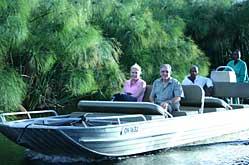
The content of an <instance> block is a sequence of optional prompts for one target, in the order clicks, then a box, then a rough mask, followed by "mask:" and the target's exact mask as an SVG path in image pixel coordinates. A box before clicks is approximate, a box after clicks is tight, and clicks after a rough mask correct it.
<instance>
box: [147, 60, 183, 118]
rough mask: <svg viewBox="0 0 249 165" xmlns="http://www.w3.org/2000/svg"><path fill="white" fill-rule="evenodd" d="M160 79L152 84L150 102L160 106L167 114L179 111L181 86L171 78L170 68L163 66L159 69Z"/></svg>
mask: <svg viewBox="0 0 249 165" xmlns="http://www.w3.org/2000/svg"><path fill="white" fill-rule="evenodd" d="M160 75H161V78H158V79H156V80H155V81H154V82H153V86H152V91H151V94H150V101H151V102H153V103H155V104H158V105H160V106H161V107H163V108H164V109H166V110H167V111H168V112H170V113H172V112H173V111H179V108H180V100H181V96H183V90H182V86H181V84H180V83H179V82H178V81H177V80H176V79H174V78H172V77H171V66H170V65H169V64H163V65H161V67H160Z"/></svg>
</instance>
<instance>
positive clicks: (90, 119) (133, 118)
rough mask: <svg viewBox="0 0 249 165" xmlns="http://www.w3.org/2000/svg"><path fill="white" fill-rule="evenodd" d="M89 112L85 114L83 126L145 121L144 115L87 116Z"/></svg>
mask: <svg viewBox="0 0 249 165" xmlns="http://www.w3.org/2000/svg"><path fill="white" fill-rule="evenodd" d="M90 114H91V113H87V114H85V116H84V117H85V121H84V122H85V124H84V126H85V127H87V126H96V125H98V126H101V125H120V124H123V123H129V122H138V121H146V120H147V119H146V118H145V116H144V115H141V114H137V115H120V116H88V115H90Z"/></svg>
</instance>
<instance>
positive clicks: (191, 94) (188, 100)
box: [180, 85, 205, 113]
mask: <svg viewBox="0 0 249 165" xmlns="http://www.w3.org/2000/svg"><path fill="white" fill-rule="evenodd" d="M182 89H183V92H184V98H182V99H181V102H180V104H181V107H180V109H181V110H184V111H197V112H199V113H203V108H204V98H205V92H204V90H203V89H202V88H201V87H199V86H198V85H182Z"/></svg>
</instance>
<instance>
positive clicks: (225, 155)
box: [0, 135, 249, 165]
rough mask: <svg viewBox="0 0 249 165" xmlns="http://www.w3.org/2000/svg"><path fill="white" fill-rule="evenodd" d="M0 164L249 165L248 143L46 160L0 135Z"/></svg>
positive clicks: (226, 143)
mask: <svg viewBox="0 0 249 165" xmlns="http://www.w3.org/2000/svg"><path fill="white" fill-rule="evenodd" d="M0 146H1V150H0V160H1V161H0V164H1V165H7V164H8V165H10V164H11V165H13V164H19V165H24V164H33V165H45V164H46V165H47V164H48V165H49V164H51V165H55V164H56V165H57V164H64V165H69V164H73V165H74V164H86V165H88V164H117V165H130V164H132V165H164V164H167V165H207V164H212V165H223V164H233V165H244V164H249V139H244V140H238V141H227V142H220V143H210V144H206V145H192V146H185V147H179V148H174V149H168V150H160V151H156V152H153V153H149V154H142V155H136V156H130V157H120V158H118V159H113V160H110V159H102V160H86V159H84V158H82V157H81V158H70V157H62V156H46V155H42V154H38V153H35V152H32V151H28V150H26V149H24V148H22V147H19V146H17V145H15V144H14V143H12V142H10V141H9V140H8V139H6V138H5V137H3V136H2V135H0Z"/></svg>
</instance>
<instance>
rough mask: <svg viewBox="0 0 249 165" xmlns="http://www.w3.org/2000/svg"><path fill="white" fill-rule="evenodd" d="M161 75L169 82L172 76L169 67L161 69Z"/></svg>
mask: <svg viewBox="0 0 249 165" xmlns="http://www.w3.org/2000/svg"><path fill="white" fill-rule="evenodd" d="M160 75H161V78H162V79H163V80H168V79H169V78H170V75H171V70H170V69H168V68H167V67H163V68H161V69H160Z"/></svg>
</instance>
